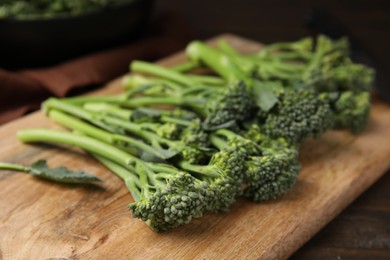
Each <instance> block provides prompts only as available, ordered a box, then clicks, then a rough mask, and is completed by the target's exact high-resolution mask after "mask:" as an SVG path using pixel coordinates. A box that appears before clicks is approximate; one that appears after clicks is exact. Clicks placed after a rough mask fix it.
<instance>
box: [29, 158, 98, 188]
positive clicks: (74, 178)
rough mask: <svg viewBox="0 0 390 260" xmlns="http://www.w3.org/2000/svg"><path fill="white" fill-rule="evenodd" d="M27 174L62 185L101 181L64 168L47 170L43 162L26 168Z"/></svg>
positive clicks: (87, 174) (93, 176)
mask: <svg viewBox="0 0 390 260" xmlns="http://www.w3.org/2000/svg"><path fill="white" fill-rule="evenodd" d="M28 173H30V174H31V175H33V176H37V177H40V178H43V179H47V180H51V181H55V182H62V183H80V184H81V183H94V182H100V181H102V180H101V179H100V178H98V177H96V176H95V175H93V174H90V173H85V172H82V171H71V170H69V169H67V168H65V167H58V168H53V169H49V168H48V167H47V163H46V161H45V160H39V161H37V162H35V163H33V164H32V165H31V168H28Z"/></svg>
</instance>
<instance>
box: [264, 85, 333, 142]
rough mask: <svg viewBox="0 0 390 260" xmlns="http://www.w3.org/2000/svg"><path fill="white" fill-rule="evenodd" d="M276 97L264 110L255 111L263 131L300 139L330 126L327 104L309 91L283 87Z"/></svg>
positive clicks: (296, 139) (277, 135) (318, 133)
mask: <svg viewBox="0 0 390 260" xmlns="http://www.w3.org/2000/svg"><path fill="white" fill-rule="evenodd" d="M278 97H279V101H278V102H277V103H276V105H275V106H274V107H273V108H272V109H271V110H270V111H269V112H268V113H264V112H260V113H259V117H260V121H261V122H262V123H260V124H261V128H262V131H264V133H265V134H266V135H269V136H272V137H284V138H286V139H288V140H291V141H293V142H300V141H302V140H303V139H305V138H308V137H318V136H320V135H321V134H322V133H324V132H325V131H327V130H328V129H330V128H331V127H332V124H333V119H332V112H331V110H330V107H329V104H328V103H327V102H324V101H323V100H322V99H319V98H318V95H317V94H315V93H314V92H313V91H308V90H304V89H297V90H292V89H285V90H282V91H281V92H280V93H279V95H278Z"/></svg>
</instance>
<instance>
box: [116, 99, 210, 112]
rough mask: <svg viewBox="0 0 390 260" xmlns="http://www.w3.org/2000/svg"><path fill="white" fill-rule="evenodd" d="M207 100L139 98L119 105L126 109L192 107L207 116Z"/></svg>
mask: <svg viewBox="0 0 390 260" xmlns="http://www.w3.org/2000/svg"><path fill="white" fill-rule="evenodd" d="M206 102H207V100H205V99H204V98H195V97H191V98H180V97H172V96H167V97H139V98H134V99H131V100H127V101H124V102H120V103H119V104H121V105H123V106H125V107H133V108H134V107H144V106H153V105H172V106H181V107H191V108H192V109H193V110H194V112H196V113H198V114H199V115H201V116H205V115H206V111H205V104H206Z"/></svg>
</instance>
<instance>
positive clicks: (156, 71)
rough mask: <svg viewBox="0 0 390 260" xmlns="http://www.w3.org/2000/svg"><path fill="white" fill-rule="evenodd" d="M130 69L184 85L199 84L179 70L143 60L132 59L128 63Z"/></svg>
mask: <svg viewBox="0 0 390 260" xmlns="http://www.w3.org/2000/svg"><path fill="white" fill-rule="evenodd" d="M130 69H131V71H132V72H141V73H147V74H150V75H154V76H158V77H161V78H163V79H168V80H172V81H175V82H177V83H180V84H182V85H184V86H194V85H199V82H197V81H196V80H194V79H190V78H188V77H186V76H185V75H183V74H181V73H180V72H177V71H174V70H172V69H169V68H165V67H162V66H159V65H155V64H153V63H149V62H144V61H138V60H136V61H133V62H132V63H131V64H130Z"/></svg>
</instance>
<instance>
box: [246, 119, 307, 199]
mask: <svg viewBox="0 0 390 260" xmlns="http://www.w3.org/2000/svg"><path fill="white" fill-rule="evenodd" d="M244 136H245V137H246V138H248V139H250V140H252V141H253V142H255V143H256V144H257V145H258V146H259V147H260V150H261V155H260V156H252V157H251V161H250V163H249V164H248V165H247V166H248V167H247V171H246V174H245V177H246V183H247V184H248V186H247V188H246V190H245V196H247V197H250V198H251V199H252V200H254V201H255V202H260V201H266V200H269V199H275V198H277V197H279V196H280V195H282V194H284V193H286V192H287V191H289V190H290V189H291V188H292V186H293V185H294V184H295V182H296V180H297V177H298V174H299V171H300V163H299V160H298V151H299V147H298V145H297V144H294V143H291V142H289V141H287V140H286V139H284V138H270V137H269V136H266V135H264V134H262V133H261V132H260V128H259V127H258V126H257V125H252V126H251V127H250V128H249V130H247V131H246V132H245V133H244Z"/></svg>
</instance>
